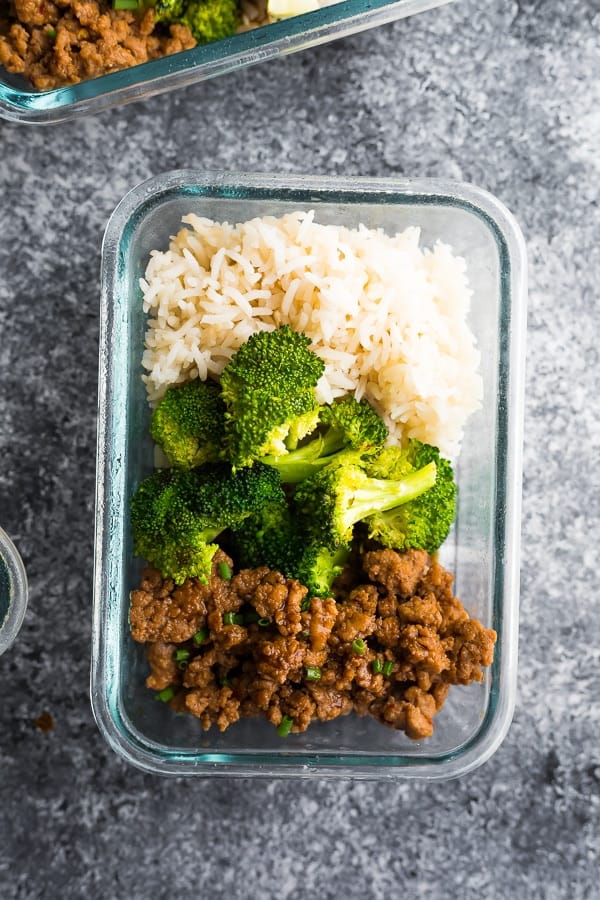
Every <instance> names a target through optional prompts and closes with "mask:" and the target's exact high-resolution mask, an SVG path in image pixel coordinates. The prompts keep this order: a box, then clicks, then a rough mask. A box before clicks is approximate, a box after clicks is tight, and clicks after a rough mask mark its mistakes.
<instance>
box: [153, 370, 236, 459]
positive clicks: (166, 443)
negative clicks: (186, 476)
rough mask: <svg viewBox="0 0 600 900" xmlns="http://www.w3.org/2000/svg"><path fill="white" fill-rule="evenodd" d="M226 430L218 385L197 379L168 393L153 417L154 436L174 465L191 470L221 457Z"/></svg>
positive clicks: (223, 407)
mask: <svg viewBox="0 0 600 900" xmlns="http://www.w3.org/2000/svg"><path fill="white" fill-rule="evenodd" d="M224 427H225V405H224V403H223V401H222V400H221V396H220V389H219V387H218V385H216V384H214V383H213V382H211V381H201V380H200V379H199V378H197V379H195V380H194V381H188V382H186V383H185V384H179V385H174V386H173V387H170V388H169V389H168V390H167V392H166V393H165V395H164V397H163V398H162V400H161V401H160V403H159V404H158V406H157V407H156V409H155V410H154V413H153V415H152V423H151V425H150V434H151V435H152V437H153V438H154V440H155V441H156V443H157V444H159V446H160V447H162V449H163V450H164V452H165V453H166V455H167V457H168V459H169V462H170V463H171V465H173V466H182V467H184V468H191V467H192V466H200V465H202V464H203V463H205V462H214V461H216V460H217V459H218V458H219V455H220V451H221V444H222V441H223V432H224Z"/></svg>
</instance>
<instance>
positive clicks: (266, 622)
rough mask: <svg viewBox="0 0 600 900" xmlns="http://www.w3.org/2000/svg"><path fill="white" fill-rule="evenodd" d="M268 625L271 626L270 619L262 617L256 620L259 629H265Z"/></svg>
mask: <svg viewBox="0 0 600 900" xmlns="http://www.w3.org/2000/svg"><path fill="white" fill-rule="evenodd" d="M270 624H271V620H270V619H267V617H266V616H263V617H262V618H261V619H259V620H258V625H259V626H260V627H261V628H266V627H267V626H268V625H270Z"/></svg>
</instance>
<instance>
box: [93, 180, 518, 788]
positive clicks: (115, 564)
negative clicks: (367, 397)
mask: <svg viewBox="0 0 600 900" xmlns="http://www.w3.org/2000/svg"><path fill="white" fill-rule="evenodd" d="M297 209H312V210H314V212H315V219H316V221H319V222H322V223H331V224H338V225H347V226H357V225H358V224H363V225H365V226H367V227H370V228H375V227H377V228H383V229H384V230H385V231H387V232H389V233H395V232H397V231H401V230H402V229H404V228H405V227H407V226H409V225H417V226H419V227H420V229H421V233H422V243H423V245H424V246H431V245H432V244H434V243H435V242H436V241H438V240H440V241H442V242H444V243H447V244H449V245H451V247H452V248H453V250H454V252H455V253H457V254H459V255H460V256H462V257H464V259H465V260H466V264H467V268H468V274H469V281H470V286H471V288H472V290H473V299H472V304H471V310H470V320H469V323H470V327H471V329H472V330H473V332H474V333H475V335H476V339H477V343H478V347H479V350H480V351H481V376H482V379H483V385H484V400H483V405H482V408H481V409H480V410H479V411H478V412H477V413H475V414H474V415H472V416H471V418H470V419H469V420H468V422H467V426H466V431H465V436H464V439H463V442H462V449H461V453H460V457H459V461H458V465H457V467H456V477H457V480H458V486H459V498H460V500H459V507H458V515H457V519H456V522H455V525H454V526H453V529H452V532H451V535H450V537H449V538H448V540H447V541H446V542H445V544H444V545H443V546H442V548H441V550H440V560H441V562H442V563H443V564H444V565H445V566H446V567H447V568H448V569H450V571H452V572H453V573H454V576H455V592H456V594H457V596H459V597H460V598H461V600H462V601H463V603H464V604H465V606H466V608H467V610H468V612H469V614H470V615H471V616H473V617H476V618H478V619H480V620H481V621H482V622H483V624H484V625H485V626H486V627H491V628H494V629H495V630H496V632H497V634H498V641H497V645H496V652H495V657H494V662H493V664H492V666H491V667H490V668H489V669H488V670H486V675H485V679H484V681H483V682H481V683H475V684H471V685H469V686H467V687H453V688H452V689H451V690H450V694H449V698H448V700H447V702H446V705H445V706H444V708H443V709H442V710H441V712H440V713H438V715H437V716H436V719H435V732H434V734H433V736H432V737H430V738H428V739H427V740H423V741H418V742H414V741H411V740H409V739H408V738H407V737H406V736H405V735H404V734H402V733H399V732H396V731H394V730H392V729H388V728H386V727H384V726H382V725H381V724H379V723H377V722H375V721H373V720H370V719H369V718H368V717H365V718H358V717H356V716H354V715H352V716H345V717H342V718H339V719H336V720H335V721H332V722H328V723H322V724H321V723H319V724H315V725H311V726H310V728H309V729H308V730H307V731H306V732H304V733H303V734H290V735H288V736H287V737H286V738H285V739H284V740H283V739H282V738H281V737H279V736H278V735H277V733H276V729H275V728H273V727H272V726H270V725H269V724H268V723H266V722H263V721H259V720H256V719H252V720H246V721H240V722H238V723H236V724H235V725H234V726H233V727H231V728H229V729H228V730H227V731H225V732H224V733H219V732H216V731H215V729H211V730H210V731H208V732H204V731H202V730H201V728H200V726H199V723H198V721H197V720H195V719H194V718H193V717H191V716H176V715H174V714H173V713H172V712H171V711H170V710H169V709H168V708H166V706H165V704H163V703H156V702H155V699H154V695H153V693H152V692H150V691H149V690H148V689H147V688H146V687H145V685H144V679H145V676H146V674H147V667H146V662H145V657H144V653H143V649H142V648H141V647H140V646H139V645H137V644H135V643H134V642H133V640H131V638H130V636H129V629H128V608H129V593H130V591H131V590H132V589H133V588H134V587H136V585H137V584H138V583H139V576H140V573H141V569H142V563H141V561H140V560H139V559H135V558H134V555H133V550H132V541H131V536H130V531H129V521H128V498H129V497H130V496H131V494H132V491H133V490H134V489H135V486H136V485H137V483H138V482H139V480H140V479H141V478H142V477H144V476H145V475H146V474H148V473H149V472H150V471H151V470H152V468H153V447H152V442H151V440H150V438H149V436H148V423H149V409H148V404H147V402H146V396H145V388H144V385H143V383H142V380H141V377H140V376H141V372H142V370H141V357H142V351H143V344H144V334H145V315H144V312H143V309H142V297H141V290H140V287H139V279H140V277H141V276H142V275H143V273H144V270H145V267H146V263H147V260H148V255H149V253H150V251H151V250H152V249H154V248H161V247H162V248H166V246H167V244H168V239H169V236H170V235H172V234H174V233H175V232H176V231H177V230H178V228H179V226H180V221H181V216H182V215H184V214H186V213H189V212H194V213H197V214H199V215H201V216H205V217H208V218H212V219H215V220H217V221H229V222H233V221H235V222H240V221H246V220H247V219H250V218H252V217H254V216H262V215H279V214H283V213H285V212H289V211H292V210H297ZM526 295H527V287H526V254H525V247H524V242H523V237H522V235H521V232H520V230H519V227H518V225H517V223H516V222H515V220H514V218H513V217H512V215H511V214H510V212H509V211H508V210H507V209H506V208H505V207H504V206H503V205H502V203H501V202H500V201H499V200H497V199H496V198H494V197H493V196H492V195H490V194H489V193H487V192H485V191H483V190H481V189H479V188H477V187H474V186H472V185H466V184H458V183H452V182H448V181H442V180H435V179H434V180H406V181H404V180H403V181H399V180H393V179H371V178H350V177H348V178H317V177H302V176H297V177H293V176H274V175H248V174H239V173H227V174H226V173H206V172H199V171H178V172H171V173H167V174H165V175H160V176H157V177H154V178H151V179H150V180H148V181H146V182H144V183H143V184H141V185H139V186H138V187H136V188H134V189H133V190H132V191H131V192H130V193H129V194H127V196H126V197H125V198H124V199H123V200H122V201H121V203H120V204H119V206H118V207H117V209H116V210H115V212H114V213H113V215H112V218H111V219H110V221H109V223H108V226H107V229H106V233H105V237H104V244H103V255H102V296H101V341H100V367H99V422H98V456H97V496H96V542H95V592H94V593H95V597H94V636H93V659H92V676H91V699H92V706H93V710H94V714H95V717H96V720H97V723H98V726H99V728H100V730H101V732H102V734H103V735H104V737H105V738H106V740H107V741H108V743H109V744H110V745H111V747H113V749H114V750H115V751H116V752H117V753H119V754H120V755H121V756H122V757H124V758H125V759H126V760H128V761H130V762H131V763H133V764H134V765H136V766H139V767H140V768H142V769H146V770H149V771H153V772H159V773H162V774H171V775H207V774H215V775H233V774H236V775H245V776H248V775H261V776H269V777H288V776H319V777H322V776H326V777H351V778H364V779H399V778H412V779H415V778H419V779H430V780H433V779H444V778H451V777H456V776H459V775H464V774H466V773H468V772H470V771H472V770H473V769H474V768H475V767H476V766H478V765H480V764H481V763H482V762H484V761H485V760H487V759H488V758H489V757H490V756H491V755H492V754H493V753H494V752H495V750H496V749H497V748H498V746H499V745H500V743H501V741H502V740H503V738H504V736H505V735H506V732H507V730H508V728H509V724H510V721H511V717H512V713H513V707H514V702H515V691H516V675H517V639H518V603H519V545H520V498H521V452H522V420H523V380H524V354H525V329H526Z"/></svg>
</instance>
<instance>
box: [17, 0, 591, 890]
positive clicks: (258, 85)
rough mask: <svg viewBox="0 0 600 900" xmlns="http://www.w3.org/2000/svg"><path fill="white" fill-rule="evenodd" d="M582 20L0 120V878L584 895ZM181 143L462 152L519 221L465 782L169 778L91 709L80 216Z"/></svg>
mask: <svg viewBox="0 0 600 900" xmlns="http://www.w3.org/2000/svg"><path fill="white" fill-rule="evenodd" d="M599 32H600V4H599V3H598V0H571V2H569V3H565V2H561V0H520V2H508V0H504V2H502V0H490V2H487V3H481V2H478V0H460V2H456V3H454V4H451V5H450V6H447V7H444V8H443V9H441V10H438V11H430V12H428V13H424V14H422V15H420V16H416V17H414V18H413V19H411V20H406V21H401V22H397V23H395V24H392V25H388V26H385V27H382V28H380V29H377V30H374V31H369V32H365V33H363V34H361V35H357V36H354V37H351V38H348V39H345V40H341V41H338V42H335V43H333V44H331V45H329V46H323V47H320V48H316V49H313V50H308V51H305V52H302V53H299V54H296V55H293V56H290V57H288V58H285V59H281V60H279V61H276V62H273V63H268V64H265V65H261V66H258V67H255V68H252V69H249V70H245V71H241V72H238V73H236V74H233V75H229V76H225V77H222V78H220V79H217V80H215V81H212V82H208V83H205V84H201V85H197V86H195V87H192V88H189V89H186V90H184V91H181V92H176V93H173V94H171V95H166V96H162V97H157V98H154V99H152V100H150V101H148V102H146V103H138V104H135V105H131V106H128V107H125V108H122V109H120V110H115V111H113V112H107V113H104V114H102V115H99V116H97V117H89V118H86V119H83V120H81V121H79V122H75V123H72V124H64V125H60V126H56V127H52V128H39V127H38V128H33V127H23V126H18V125H14V124H7V123H2V124H1V125H0V378H1V384H0V522H1V524H2V525H3V526H4V528H5V529H6V530H7V531H8V532H9V533H10V534H11V535H12V536H13V538H14V540H15V541H16V542H17V543H18V546H19V547H20V549H21V551H22V555H23V557H24V560H25V563H26V566H27V570H28V573H29V579H30V587H31V596H30V604H29V609H28V612H27V616H26V619H25V624H24V627H23V630H22V633H21V636H20V638H19V640H18V642H17V644H16V645H15V646H14V647H13V649H12V651H10V652H8V653H7V654H6V655H5V656H3V657H2V658H1V659H0V897H2V898H3V900H15V898H19V900H20V898H49V900H56V898H61V900H67V898H68V900H70V898H77V900H78V898H92V900H95V898H102V900H113V898H119V900H120V898H128V900H145V898H152V900H154V898H167V897H187V896H194V897H201V898H207V900H212V898H215V900H216V898H227V900H238V898H240V900H245V898H277V900H284V898H318V900H337V898H359V897H368V898H377V900H388V898H396V897H402V896H406V897H422V898H434V900H442V898H443V900H454V898H456V900H487V898H512V900H557V898H568V900H584V898H586V900H593V898H598V897H600V876H599V862H600V861H599V856H600V853H599V844H600V798H599V785H600V715H599V712H600V676H599V666H600V654H599V646H600V611H599V610H600V606H599V599H598V591H599V584H598V565H599V562H600V559H599V553H598V543H599V538H600V529H599V523H600V481H599V470H600V424H599V397H600V364H599V354H598V338H599V331H600V305H599V300H598V291H599V288H598V285H599V283H600V214H599V208H598V198H599V184H600V33H599ZM182 165H189V166H199V167H222V168H225V169H228V168H245V169H248V170H250V171H263V170H273V171H279V172H309V173H321V174H336V173H344V174H362V175H401V176H443V177H449V178H453V179H462V180H465V181H472V182H475V183H476V184H479V185H481V186H483V187H485V188H488V189H489V190H490V191H492V192H493V193H495V194H497V195H498V196H499V197H500V198H501V199H502V200H503V201H504V202H505V203H506V204H507V205H508V206H509V207H510V208H511V209H512V211H513V212H514V213H515V214H516V216H517V218H518V219H519V221H520V223H521V225H522V227H523V230H524V233H525V237H526V240H527V243H528V248H529V258H530V267H531V270H530V307H529V310H530V311H529V333H528V369H527V385H526V428H525V456H524V464H525V473H524V505H523V543H522V547H523V563H522V602H521V638H520V678H519V691H518V698H517V709H516V713H515V718H514V722H513V725H512V727H511V730H510V732H509V734H508V737H507V738H506V740H505V742H504V744H503V745H502V747H501V748H500V749H499V751H498V752H497V754H496V755H495V756H494V757H493V758H492V759H491V760H490V761H488V762H487V763H486V764H485V765H484V766H482V767H481V768H480V769H478V770H477V771H476V772H474V773H473V774H471V775H469V776H468V777H466V778H464V779H462V780H457V781H453V782H447V783H436V784H412V783H411V784H407V783H398V784H393V785H381V784H380V785H377V784H371V783H358V784H357V783H352V782H324V781H314V782H306V781H302V782H295V781H292V782H272V783H270V782H268V781H250V780H213V781H210V780H200V781H193V782H190V781H186V780H166V779H163V778H158V777H152V776H150V775H146V774H143V773H141V772H139V771H137V770H135V769H132V768H130V767H128V766H127V765H125V764H124V763H122V762H121V761H120V760H119V759H118V758H117V757H116V756H115V755H114V754H113V753H112V751H111V750H109V749H108V747H107V746H106V745H105V744H104V742H103V740H102V738H101V737H100V735H99V733H98V731H97V730H96V726H95V724H94V721H93V719H92V714H91V711H90V705H89V700H88V672H89V655H90V631H91V599H92V544H93V527H94V526H93V519H94V479H95V424H96V423H95V416H96V361H97V345H98V293H99V257H100V243H101V238H102V232H103V229H104V226H105V223H106V220H107V218H108V216H109V214H110V212H111V210H112V209H113V207H114V206H115V204H116V203H117V201H118V200H119V198H120V197H121V196H122V195H123V193H124V192H125V191H126V190H127V189H128V188H130V187H131V186H133V185H134V184H136V183H137V182H138V181H140V180H142V179H143V178H145V177H146V176H148V175H150V174H153V173H158V172H160V171H164V170H167V169H171V168H176V167H179V166H182ZM44 711H47V712H49V713H51V715H52V716H53V717H54V720H55V727H54V729H53V730H52V731H49V732H48V733H43V732H42V731H41V730H40V729H39V728H38V727H36V725H35V724H34V720H35V719H36V718H37V717H38V716H40V714H41V713H43V712H44Z"/></svg>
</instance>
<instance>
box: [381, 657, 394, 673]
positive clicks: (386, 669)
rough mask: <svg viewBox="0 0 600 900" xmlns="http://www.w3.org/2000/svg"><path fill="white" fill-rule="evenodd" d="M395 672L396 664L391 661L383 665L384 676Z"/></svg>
mask: <svg viewBox="0 0 600 900" xmlns="http://www.w3.org/2000/svg"><path fill="white" fill-rule="evenodd" d="M393 671H394V663H393V662H391V660H388V661H387V662H384V664H383V674H384V675H391V674H392V672H393Z"/></svg>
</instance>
